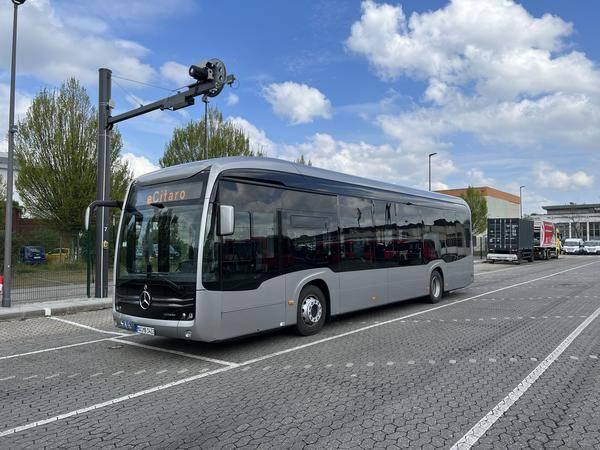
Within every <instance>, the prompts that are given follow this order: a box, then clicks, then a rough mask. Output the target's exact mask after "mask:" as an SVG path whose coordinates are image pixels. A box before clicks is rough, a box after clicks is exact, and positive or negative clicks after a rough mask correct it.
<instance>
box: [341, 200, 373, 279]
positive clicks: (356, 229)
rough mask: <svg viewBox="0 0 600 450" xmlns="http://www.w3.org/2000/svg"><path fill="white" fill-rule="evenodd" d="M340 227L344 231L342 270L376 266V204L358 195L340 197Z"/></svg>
mask: <svg viewBox="0 0 600 450" xmlns="http://www.w3.org/2000/svg"><path fill="white" fill-rule="evenodd" d="M339 202H340V229H341V232H342V250H341V259H342V270H346V271H350V270H362V269H371V268H374V267H376V266H375V264H374V259H375V258H374V256H375V255H374V253H375V226H374V213H375V204H374V202H373V201H372V200H367V199H364V198H357V197H345V196H340V197H339Z"/></svg>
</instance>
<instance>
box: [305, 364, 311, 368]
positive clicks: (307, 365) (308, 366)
mask: <svg viewBox="0 0 600 450" xmlns="http://www.w3.org/2000/svg"><path fill="white" fill-rule="evenodd" d="M311 367H312V364H306V365H305V366H304V368H305V369H310V368H311Z"/></svg>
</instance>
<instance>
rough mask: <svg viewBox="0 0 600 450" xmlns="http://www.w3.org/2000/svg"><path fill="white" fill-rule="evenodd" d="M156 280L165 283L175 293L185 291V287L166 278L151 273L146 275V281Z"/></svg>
mask: <svg viewBox="0 0 600 450" xmlns="http://www.w3.org/2000/svg"><path fill="white" fill-rule="evenodd" d="M154 277H156V278H158V279H160V280H161V281H165V282H166V283H167V284H168V285H169V286H171V287H172V288H173V289H175V290H177V291H183V290H184V289H185V286H183V285H181V284H178V283H175V282H174V281H173V280H171V279H170V278H169V277H166V276H164V275H162V274H160V273H156V272H152V274H150V273H149V274H148V279H149V280H151V279H152V278H154Z"/></svg>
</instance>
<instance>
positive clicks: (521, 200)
mask: <svg viewBox="0 0 600 450" xmlns="http://www.w3.org/2000/svg"><path fill="white" fill-rule="evenodd" d="M524 187H525V186H519V217H520V218H521V219H522V218H523V188H524Z"/></svg>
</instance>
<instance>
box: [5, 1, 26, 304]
mask: <svg viewBox="0 0 600 450" xmlns="http://www.w3.org/2000/svg"><path fill="white" fill-rule="evenodd" d="M12 2H13V5H14V16H13V38H12V61H11V66H10V100H9V106H8V111H9V112H8V155H7V159H8V161H7V166H6V220H5V222H4V223H5V226H4V289H3V291H2V306H4V307H6V308H9V307H10V303H11V302H10V289H11V284H12V283H11V281H12V280H11V278H12V276H11V269H12V264H11V259H12V221H13V218H12V212H13V209H12V203H13V153H14V148H15V133H16V132H17V128H16V127H15V78H16V65H17V11H18V8H19V5H22V4H23V3H25V0H12Z"/></svg>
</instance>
